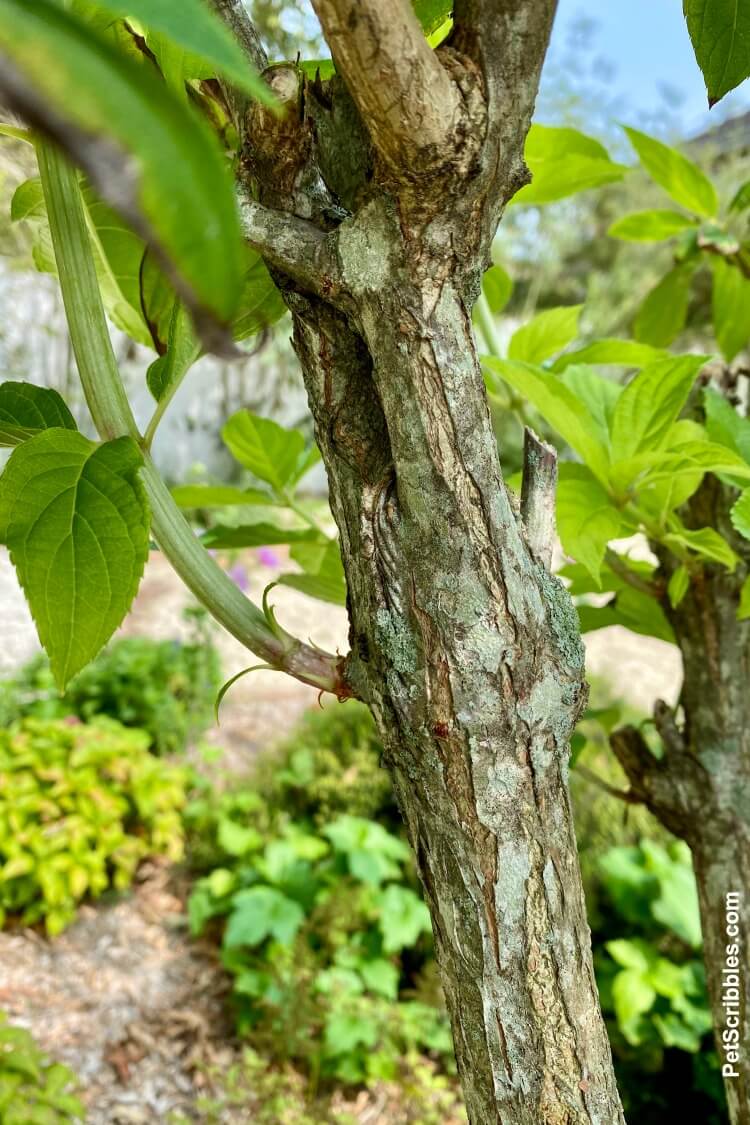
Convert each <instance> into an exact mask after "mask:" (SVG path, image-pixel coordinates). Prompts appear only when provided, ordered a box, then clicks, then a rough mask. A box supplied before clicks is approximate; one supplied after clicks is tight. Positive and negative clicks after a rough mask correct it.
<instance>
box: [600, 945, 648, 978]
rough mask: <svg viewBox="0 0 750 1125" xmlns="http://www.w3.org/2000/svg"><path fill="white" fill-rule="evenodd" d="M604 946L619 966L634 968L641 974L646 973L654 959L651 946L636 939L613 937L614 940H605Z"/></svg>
mask: <svg viewBox="0 0 750 1125" xmlns="http://www.w3.org/2000/svg"><path fill="white" fill-rule="evenodd" d="M604 948H605V949H606V950H607V953H608V954H609V955H610V957H611V958H612V959H613V961H616V962H617V964H618V965H619V966H620V967H621V968H623V969H635V970H637V972H639V973H643V974H645V973H648V971H649V969H650V968H651V966H652V965H653V963H654V962H655V960H656V951H655V950H654V948H653V946H651V945H649V944H648V943H647V942H645V941H639V940H638V939H635V940H633V939H629V938H615V940H614V941H605V943H604Z"/></svg>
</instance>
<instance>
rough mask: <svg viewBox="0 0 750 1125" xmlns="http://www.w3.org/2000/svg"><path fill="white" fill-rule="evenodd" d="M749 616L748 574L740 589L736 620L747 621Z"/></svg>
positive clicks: (749, 592)
mask: <svg viewBox="0 0 750 1125" xmlns="http://www.w3.org/2000/svg"><path fill="white" fill-rule="evenodd" d="M748 618H750V574H749V575H748V576H747V578H746V579H745V581H744V582H743V583H742V588H741V590H740V604H739V607H738V609H737V620H738V621H747V620H748Z"/></svg>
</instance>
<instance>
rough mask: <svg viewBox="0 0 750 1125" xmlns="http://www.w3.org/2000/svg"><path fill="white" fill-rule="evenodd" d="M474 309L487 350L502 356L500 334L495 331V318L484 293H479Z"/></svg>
mask: <svg viewBox="0 0 750 1125" xmlns="http://www.w3.org/2000/svg"><path fill="white" fill-rule="evenodd" d="M474 311H475V312H476V314H477V325H478V326H479V330H480V332H481V333H482V335H483V336H484V342H485V344H486V346H487V349H488V351H490V352H491V353H492V354H493V355H496V356H502V354H503V344H502V341H501V339H500V334H499V333H498V331H497V326H496V325H495V318H494V316H493V315H492V309H491V308H490V303H489V301H488V300H487V298H486V297H485V295H484V293H480V294H479V297H478V299H477V303H476V305H475V306H474Z"/></svg>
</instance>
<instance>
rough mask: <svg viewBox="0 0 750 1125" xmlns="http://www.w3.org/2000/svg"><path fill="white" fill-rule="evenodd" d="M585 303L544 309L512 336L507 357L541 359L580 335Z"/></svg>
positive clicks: (526, 361)
mask: <svg viewBox="0 0 750 1125" xmlns="http://www.w3.org/2000/svg"><path fill="white" fill-rule="evenodd" d="M582 308H583V305H569V306H568V307H567V308H559V309H545V310H544V312H540V313H537V315H536V316H535V317H534V318H533V320H530V321H529V322H528V324H524V325H522V326H521V328H519V329H518V330H517V331H516V332H514V333H513V335H512V336H511V340H510V344H509V346H508V358H509V359H517V360H521V362H523V363H541V362H542V360H545V359H549V357H550V356H552V355H555V353H556V352H560V351H562V349H563V348H566V347H567V346H568V344H569V343H570V342H571V340H575V338H576V336H577V335H578V321H579V319H580V316H581V309H582Z"/></svg>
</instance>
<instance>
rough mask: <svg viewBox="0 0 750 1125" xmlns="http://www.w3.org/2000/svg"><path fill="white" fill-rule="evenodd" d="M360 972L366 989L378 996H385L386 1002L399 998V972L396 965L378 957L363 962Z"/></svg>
mask: <svg viewBox="0 0 750 1125" xmlns="http://www.w3.org/2000/svg"><path fill="white" fill-rule="evenodd" d="M359 972H360V975H361V977H362V980H363V981H364V982H365V987H366V988H368V989H369V990H370V992H374V993H375V994H376V995H377V996H384V997H385V999H386V1000H395V999H396V998H397V996H398V982H399V971H398V969H397V968H396V966H395V965H394V964H392V962H390V961H386V960H385V958H383V957H378V958H376V959H375V960H373V961H361V962H360V964H359Z"/></svg>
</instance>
